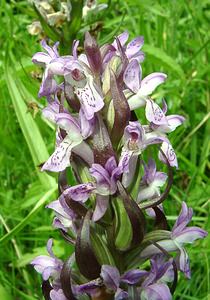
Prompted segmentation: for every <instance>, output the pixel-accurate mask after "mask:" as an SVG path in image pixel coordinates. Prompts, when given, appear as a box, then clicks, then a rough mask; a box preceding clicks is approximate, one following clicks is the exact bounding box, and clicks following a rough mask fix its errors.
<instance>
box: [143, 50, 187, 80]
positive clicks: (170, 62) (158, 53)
mask: <svg viewBox="0 0 210 300" xmlns="http://www.w3.org/2000/svg"><path fill="white" fill-rule="evenodd" d="M143 51H144V52H145V53H146V54H147V55H148V56H152V57H154V58H156V59H158V60H159V61H160V62H162V63H163V64H165V65H167V66H168V67H169V68H170V69H171V70H172V71H174V72H175V73H176V74H177V76H179V77H181V79H185V74H184V71H183V69H182V68H181V66H180V65H179V64H178V63H177V62H176V61H175V59H173V58H172V57H170V56H168V55H167V54H166V53H165V52H164V51H163V50H162V49H160V48H156V47H154V46H151V45H147V44H145V45H144V47H143Z"/></svg>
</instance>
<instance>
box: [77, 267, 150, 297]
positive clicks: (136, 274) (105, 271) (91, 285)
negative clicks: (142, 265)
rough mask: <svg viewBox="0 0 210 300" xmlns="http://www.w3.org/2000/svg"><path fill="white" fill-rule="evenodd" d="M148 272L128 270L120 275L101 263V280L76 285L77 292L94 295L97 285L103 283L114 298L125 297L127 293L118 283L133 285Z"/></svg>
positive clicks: (113, 268) (117, 271) (114, 269)
mask: <svg viewBox="0 0 210 300" xmlns="http://www.w3.org/2000/svg"><path fill="white" fill-rule="evenodd" d="M147 274H148V272H147V271H145V270H139V269H135V270H129V271H127V272H125V273H124V274H123V275H120V272H119V270H118V269H117V268H116V267H114V266H110V265H102V267H101V274H100V277H101V280H94V281H92V282H88V283H85V284H83V285H80V286H78V287H77V291H78V293H87V294H90V295H94V293H95V292H96V289H97V288H98V287H99V286H102V285H105V287H106V288H107V290H108V291H109V293H113V294H114V295H115V296H114V299H115V300H120V299H127V298H128V293H127V291H126V290H124V289H122V288H121V287H120V284H126V285H135V284H137V283H138V282H139V281H140V280H141V279H143V278H145V276H146V275H147Z"/></svg>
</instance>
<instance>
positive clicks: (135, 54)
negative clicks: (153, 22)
mask: <svg viewBox="0 0 210 300" xmlns="http://www.w3.org/2000/svg"><path fill="white" fill-rule="evenodd" d="M128 37H129V34H128V32H127V31H125V32H123V33H121V34H120V35H119V36H118V37H117V39H118V41H119V42H120V44H121V47H122V48H123V50H124V52H125V55H126V57H127V58H128V60H129V61H131V60H132V59H136V60H137V61H138V62H142V61H143V60H144V53H143V52H142V51H140V49H141V48H142V46H143V44H144V38H143V36H139V37H137V38H135V39H133V40H132V41H131V42H129V43H128V44H127V45H126V42H127V40H128ZM113 56H121V51H120V49H119V47H118V44H117V41H116V40H114V42H113V43H112V45H111V47H110V50H109V51H108V53H107V54H106V56H105V58H104V63H107V62H109V61H110V59H111V58H112V57H113Z"/></svg>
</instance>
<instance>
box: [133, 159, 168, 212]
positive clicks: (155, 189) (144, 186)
mask: <svg viewBox="0 0 210 300" xmlns="http://www.w3.org/2000/svg"><path fill="white" fill-rule="evenodd" d="M167 177H168V176H167V175H166V174H165V173H163V172H157V171H156V164H155V161H154V160H153V159H149V162H148V165H146V164H145V163H144V176H143V178H142V180H141V182H140V187H139V193H138V196H137V202H140V201H143V200H146V199H153V198H156V197H159V196H160V187H162V186H163V185H164V184H165V182H166V180H167ZM158 208H160V209H161V210H162V211H163V206H162V204H160V205H158ZM146 212H147V214H148V215H149V216H151V217H155V212H154V210H153V209H152V208H148V209H146Z"/></svg>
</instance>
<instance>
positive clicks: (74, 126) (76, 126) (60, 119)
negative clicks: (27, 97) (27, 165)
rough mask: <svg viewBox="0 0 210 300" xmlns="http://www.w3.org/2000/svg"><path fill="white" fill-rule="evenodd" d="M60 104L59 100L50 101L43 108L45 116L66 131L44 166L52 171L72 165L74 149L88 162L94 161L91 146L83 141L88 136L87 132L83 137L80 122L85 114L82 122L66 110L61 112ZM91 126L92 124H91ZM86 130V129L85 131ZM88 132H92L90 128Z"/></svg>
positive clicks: (44, 168)
mask: <svg viewBox="0 0 210 300" xmlns="http://www.w3.org/2000/svg"><path fill="white" fill-rule="evenodd" d="M59 110H60V104H58V103H57V102H50V103H49V104H48V106H47V107H46V108H45V109H44V110H43V115H44V116H45V118H47V119H49V120H50V121H52V122H54V123H56V125H57V126H58V127H59V128H60V129H61V130H64V132H65V137H63V139H62V138H61V139H60V141H59V142H58V143H57V147H56V149H55V152H54V153H53V154H52V155H51V156H50V158H49V159H48V160H47V161H46V162H45V164H44V165H43V166H42V171H43V170H49V171H52V172H59V171H63V170H65V169H66V168H67V167H68V166H70V156H71V152H72V150H74V151H75V152H76V153H78V155H80V156H82V157H83V158H84V160H85V161H86V160H87V162H88V163H92V162H93V154H92V151H91V149H90V147H89V146H88V145H87V144H86V143H85V142H84V141H83V140H84V139H85V138H87V133H86V132H85V136H84V137H83V135H82V132H81V128H80V124H81V122H82V121H81V119H82V118H83V115H82V114H80V115H79V116H80V122H79V120H78V119H77V118H75V117H73V116H71V115H70V113H68V112H66V111H65V110H64V112H63V113H60V112H59ZM90 126H91V125H90ZM83 132H84V131H83ZM88 133H91V130H90V129H89V131H88ZM81 144H82V148H78V147H77V146H78V145H81Z"/></svg>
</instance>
